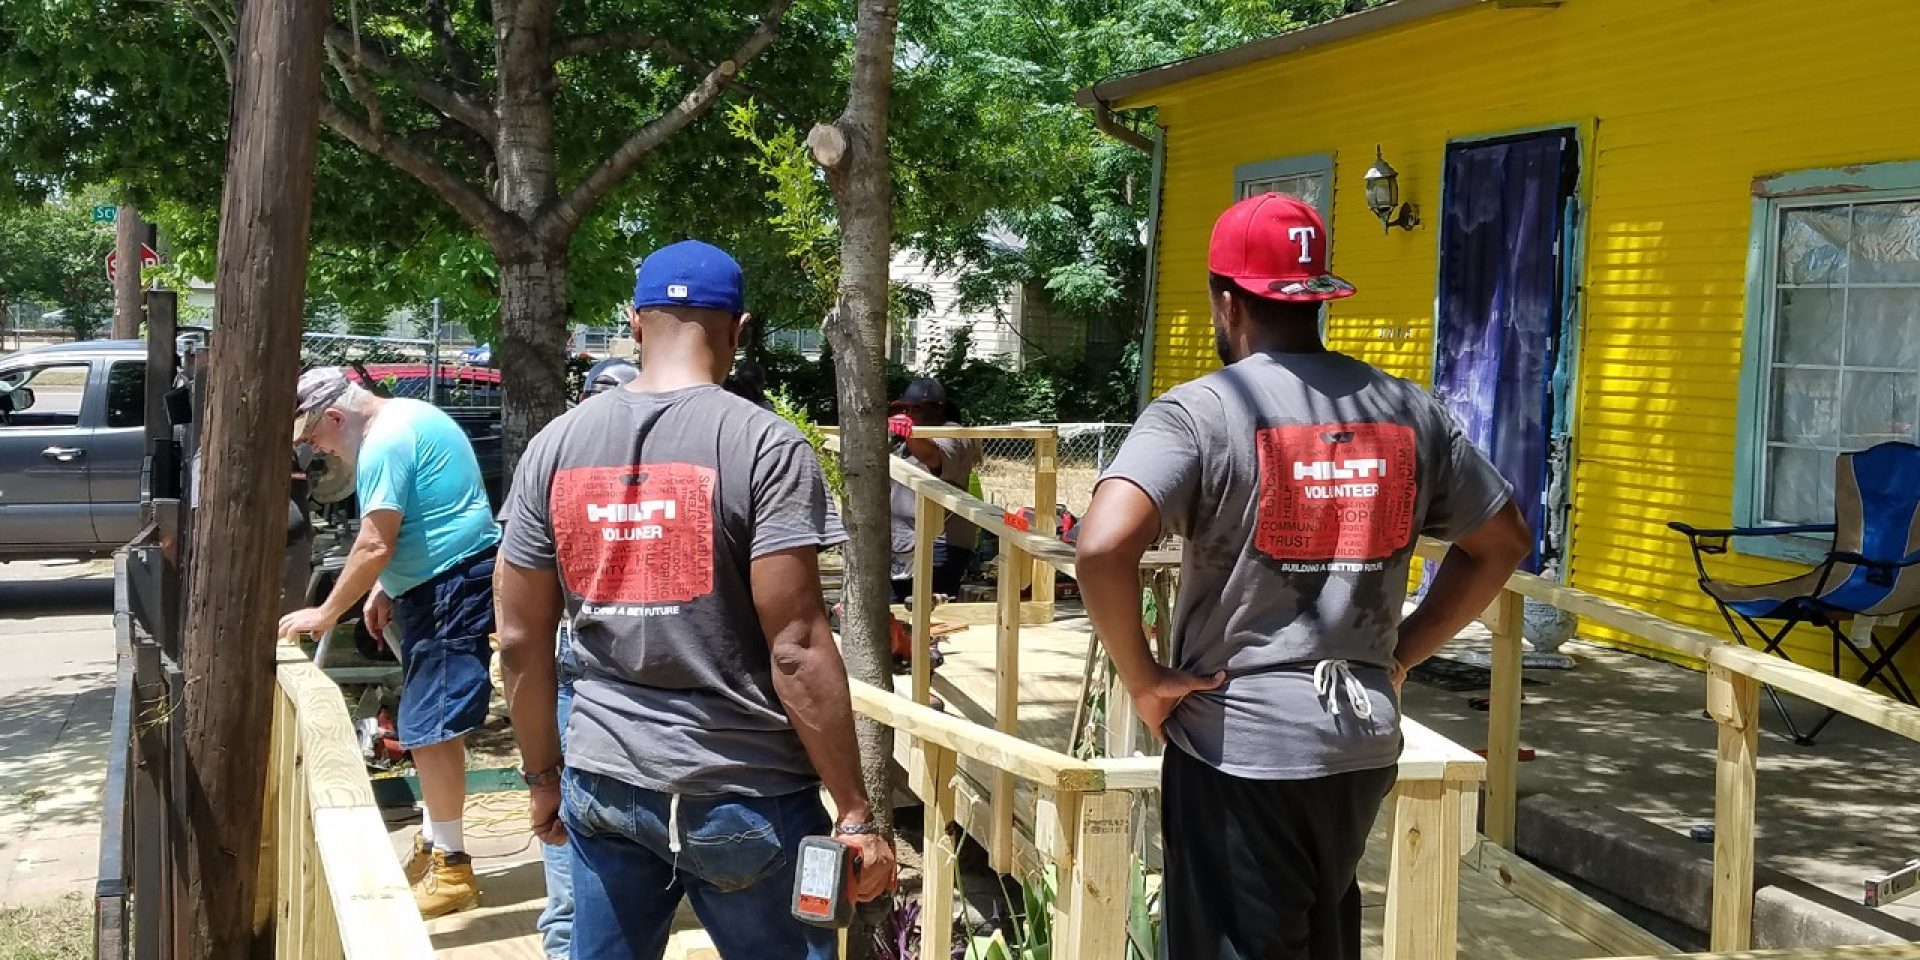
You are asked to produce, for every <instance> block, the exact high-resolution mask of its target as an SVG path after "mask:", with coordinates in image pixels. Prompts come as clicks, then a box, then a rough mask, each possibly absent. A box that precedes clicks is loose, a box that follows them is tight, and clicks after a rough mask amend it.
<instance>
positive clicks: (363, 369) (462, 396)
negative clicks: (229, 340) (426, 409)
mask: <svg viewBox="0 0 1920 960" xmlns="http://www.w3.org/2000/svg"><path fill="white" fill-rule="evenodd" d="M315 367H340V368H341V369H343V370H345V371H346V372H347V376H348V377H350V378H352V379H353V380H354V381H355V382H357V383H359V384H361V385H362V386H365V387H368V388H369V389H372V390H374V391H375V392H377V393H384V394H386V395H387V396H391V397H406V398H409V399H413V400H425V401H427V402H428V403H434V404H439V405H441V406H445V407H498V406H500V397H501V392H500V372H499V371H498V370H495V369H493V368H490V367H484V366H478V365H474V364H469V363H466V362H465V361H464V360H463V359H462V356H461V354H460V352H458V351H457V350H452V349H449V348H447V347H443V346H442V345H441V344H440V343H438V342H437V341H434V340H406V339H401V338H397V337H362V336H353V335H350V334H341V333H307V334H303V335H302V336H301V338H300V369H302V370H311V369H313V368H315Z"/></svg>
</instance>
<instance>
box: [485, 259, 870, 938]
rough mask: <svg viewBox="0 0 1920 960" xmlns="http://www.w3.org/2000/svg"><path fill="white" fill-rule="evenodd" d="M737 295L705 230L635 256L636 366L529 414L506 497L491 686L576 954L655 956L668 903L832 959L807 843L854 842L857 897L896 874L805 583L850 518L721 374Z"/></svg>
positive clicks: (788, 438) (791, 435) (732, 272)
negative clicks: (810, 876)
mask: <svg viewBox="0 0 1920 960" xmlns="http://www.w3.org/2000/svg"><path fill="white" fill-rule="evenodd" d="M743 297H744V284H743V277H742V275H741V272H740V267H739V264H737V263H736V262H735V261H734V260H733V258H732V257H731V256H728V255H727V254H726V253H725V252H724V251H722V250H720V249H718V248H716V247H713V246H710V245H708V244H705V243H699V242H697V241H686V242H683V243H678V244H674V245H673V246H670V247H667V248H665V249H663V250H660V251H657V252H655V253H654V254H653V255H651V256H649V257H647V258H646V260H645V261H643V262H642V263H641V266H640V270H639V275H638V277H637V279H636V282H635V286H634V296H633V308H632V309H631V310H630V311H629V313H628V318H629V320H630V322H631V323H632V324H633V326H634V333H635V336H636V338H638V339H640V340H641V341H642V342H643V343H645V344H646V366H645V368H644V369H643V370H642V371H641V373H640V376H639V377H637V378H636V379H634V380H633V381H632V382H631V383H629V384H627V385H626V386H625V387H621V388H619V389H617V390H613V391H609V392H608V393H607V394H606V395H604V396H601V397H595V398H593V399H590V400H588V401H587V402H585V403H582V404H580V405H578V406H576V407H574V408H573V409H572V410H570V411H568V412H567V413H566V414H564V415H563V416H561V417H560V418H559V419H557V420H555V421H553V422H552V423H551V424H548V425H547V427H546V428H545V429H543V430H541V431H540V433H539V435H538V436H536V437H535V438H534V439H533V442H532V443H531V444H530V445H529V446H528V448H527V452H526V455H525V457H524V458H523V459H522V460H521V461H520V466H519V470H518V472H517V474H516V475H515V477H514V482H513V486H512V490H511V492H510V493H509V495H508V500H507V507H506V510H505V515H506V517H507V521H506V539H505V540H504V541H503V545H502V548H501V549H502V557H503V562H502V563H501V564H500V568H499V574H498V586H497V588H496V591H495V594H496V599H497V602H498V609H499V618H500V651H501V657H502V663H503V668H504V669H503V673H504V674H505V679H506V687H507V703H508V707H509V709H510V710H511V712H512V715H513V730H514V736H515V738H516V739H517V740H518V742H519V745H520V753H521V760H522V775H523V777H524V778H525V780H526V782H527V784H528V786H529V793H530V801H529V803H530V811H529V815H530V819H531V822H532V826H533V831H534V833H535V834H536V835H537V836H539V837H540V838H541V839H542V840H544V841H546V842H547V843H552V844H560V843H565V844H567V845H568V846H569V848H570V849H571V851H572V853H573V857H572V863H571V873H572V879H573V906H574V913H573V922H572V929H571V944H570V949H571V951H572V953H573V956H575V957H582V958H591V960H600V958H614V957H619V958H629V957H633V958H658V957H660V956H661V955H662V953H663V952H664V949H665V946H666V942H667V937H668V933H669V931H670V930H671V927H672V923H673V918H674V914H675V913H676V912H677V910H678V908H679V906H680V903H681V901H682V899H683V898H684V899H689V900H691V902H692V906H693V909H694V912H695V913H696V914H697V915H698V916H699V917H700V919H701V922H702V924H703V925H704V926H705V928H706V930H707V932H708V934H709V935H711V936H712V937H713V940H714V943H715V946H716V947H717V948H718V949H719V951H720V954H721V956H722V957H724V958H726V960H802V958H805V960H828V958H830V957H833V956H834V955H835V949H836V937H835V935H834V933H833V932H832V931H830V930H825V929H821V928H817V927H812V926H808V925H807V924H804V923H801V922H800V921H799V920H796V919H794V917H793V915H792V913H791V906H792V894H793V884H794V879H795V878H794V869H795V867H796V865H797V864H796V857H797V851H798V848H799V844H800V841H801V840H802V839H804V838H806V837H807V836H809V835H825V834H831V835H832V836H833V837H834V838H835V839H836V840H837V841H839V842H840V843H843V844H845V845H846V846H848V847H849V848H851V849H852V850H853V851H854V852H855V853H856V855H857V856H859V857H860V859H861V861H862V862H863V864H864V865H865V866H864V867H863V870H862V872H861V873H860V874H859V879H858V889H857V890H855V891H854V896H855V898H856V899H858V900H863V901H864V900H872V899H874V898H876V897H879V896H880V895H882V894H883V893H884V892H885V890H886V889H887V888H888V887H889V886H890V885H891V883H892V879H893V873H894V870H893V864H894V857H893V849H892V847H891V845H890V844H889V843H888V842H887V840H886V839H885V838H884V837H882V836H880V835H879V833H878V832H877V829H876V827H875V826H874V823H873V815H872V814H873V808H872V806H871V804H870V802H869V800H868V798H867V797H866V795H865V793H864V790H863V788H862V785H861V780H860V758H859V750H858V748H857V746H856V745H855V741H854V732H853V731H854V727H853V709H852V703H851V698H850V695H849V692H848V683H847V675H846V667H845V664H844V663H843V662H842V661H841V659H840V651H839V648H838V647H836V646H835V645H834V641H833V635H832V632H831V631H830V630H829V629H828V626H827V616H826V605H825V603H824V602H823V601H822V599H821V595H820V575H819V558H818V554H819V551H820V550H822V549H824V548H827V547H831V546H833V545H835V544H838V543H841V542H842V541H844V540H845V535H844V534H843V533H842V532H841V529H840V523H839V519H838V517H837V516H836V515H835V514H834V511H833V504H832V499H831V497H830V495H829V494H828V492H827V487H826V481H825V478H824V477H823V475H822V473H821V470H820V462H819V459H818V457H817V456H815V454H814V452H813V448H812V447H811V446H809V445H808V444H807V441H806V439H805V438H804V437H802V436H801V435H800V432H799V430H797V429H796V428H794V427H793V426H792V425H791V424H789V423H787V422H786V421H784V420H782V419H780V418H779V417H777V416H774V415H773V414H771V413H768V412H766V411H764V410H761V409H759V408H758V407H755V406H754V405H752V404H750V403H747V402H746V401H744V400H742V399H740V398H739V397H736V396H733V395H731V394H729V393H727V392H726V391H725V390H723V389H721V387H720V382H721V380H723V379H724V378H725V376H726V373H727V369H728V367H730V366H731V365H732V362H733V357H734V351H735V349H736V347H737V344H738V338H739V331H740V325H741V320H742V316H743V313H744V311H743V303H742V300H743ZM563 617H564V619H566V620H567V621H569V622H570V623H571V624H572V627H573V629H572V631H571V632H572V635H573V640H572V644H571V647H572V650H573V652H574V653H575V654H576V655H577V657H578V660H579V676H578V678H577V679H576V681H575V687H574V696H573V699H572V704H571V706H570V708H569V710H568V713H567V736H566V746H565V750H564V753H563V751H562V748H561V743H560V732H559V730H558V728H557V725H556V722H555V721H556V717H557V714H558V709H557V707H558V703H557V701H558V680H557V676H556V673H557V671H556V666H555V657H554V656H553V637H554V632H555V629H556V628H557V626H558V625H559V623H560V621H561V620H562V619H563ZM822 787H824V788H825V790H826V792H827V793H828V794H829V795H830V796H831V798H832V801H833V804H834V807H835V810H836V816H835V817H833V818H830V817H829V816H828V814H827V811H826V809H825V808H824V807H823V805H822V803H821V798H820V794H821V789H822Z"/></svg>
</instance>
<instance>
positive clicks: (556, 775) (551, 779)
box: [520, 763, 567, 787]
mask: <svg viewBox="0 0 1920 960" xmlns="http://www.w3.org/2000/svg"><path fill="white" fill-rule="evenodd" d="M566 768H567V766H566V764H564V763H556V764H554V765H553V766H551V767H548V768H547V769H545V770H540V771H536V772H534V773H528V772H527V771H526V770H524V769H523V770H521V771H520V782H521V783H524V784H526V785H527V786H529V787H544V786H547V785H549V784H558V783H559V782H560V771H562V770H565V769H566Z"/></svg>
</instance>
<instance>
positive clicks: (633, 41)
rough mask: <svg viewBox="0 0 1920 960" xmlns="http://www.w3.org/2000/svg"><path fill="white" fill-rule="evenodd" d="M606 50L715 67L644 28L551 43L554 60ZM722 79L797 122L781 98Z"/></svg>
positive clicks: (708, 69)
mask: <svg viewBox="0 0 1920 960" xmlns="http://www.w3.org/2000/svg"><path fill="white" fill-rule="evenodd" d="M606 50H631V51H637V52H645V53H655V54H659V55H660V56H662V57H665V58H667V59H668V60H671V61H673V62H674V63H677V64H679V65H681V66H683V67H687V68H689V69H692V70H696V71H699V72H701V73H703V74H705V73H711V72H713V70H714V65H713V64H711V63H708V62H706V61H705V60H702V59H700V58H699V57H696V56H694V55H693V54H691V53H688V52H687V51H685V50H682V49H680V48H679V47H678V46H675V45H674V43H673V41H671V40H668V39H666V38H665V37H662V36H660V35H658V34H653V33H648V32H646V31H645V30H607V31H604V32H601V33H582V34H578V35H575V36H571V37H567V38H566V39H564V40H559V41H556V42H555V43H554V45H553V59H554V60H556V61H559V60H562V59H565V58H567V57H578V56H585V55H588V54H594V53H600V52H603V51H606ZM721 82H722V83H723V84H724V85H725V86H726V87H727V89H729V90H732V91H734V92H736V93H739V94H741V95H743V96H747V97H751V98H753V99H755V100H758V101H760V102H761V103H764V104H766V105H767V106H769V107H772V108H773V109H774V111H775V112H776V113H778V114H780V115H781V118H782V119H785V120H788V121H789V122H793V123H798V122H799V120H798V119H797V118H798V116H799V115H798V114H797V113H796V112H795V111H793V110H790V109H787V108H786V107H784V106H782V105H781V103H780V101H778V100H776V99H774V98H773V96H771V95H770V94H768V93H767V92H766V91H765V90H763V89H761V88H760V87H758V86H755V85H754V84H751V83H748V82H746V81H745V80H742V79H740V78H739V77H738V76H733V77H725V78H723V79H722V81H721Z"/></svg>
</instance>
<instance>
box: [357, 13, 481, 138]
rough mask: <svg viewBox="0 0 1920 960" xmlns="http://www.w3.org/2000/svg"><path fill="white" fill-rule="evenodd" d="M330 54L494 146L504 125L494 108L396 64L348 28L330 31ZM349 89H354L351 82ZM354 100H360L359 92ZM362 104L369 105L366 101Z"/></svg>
mask: <svg viewBox="0 0 1920 960" xmlns="http://www.w3.org/2000/svg"><path fill="white" fill-rule="evenodd" d="M327 53H328V56H329V57H334V56H340V57H345V58H346V59H347V60H348V61H349V62H350V63H352V64H353V65H355V66H357V67H361V68H364V69H367V70H371V71H373V72H374V73H377V74H379V75H380V76H382V77H385V78H386V79H388V80H390V81H392V82H393V84H394V85H395V86H397V87H399V88H400V89H401V90H404V91H406V92H407V93H408V94H410V95H412V96H413V97H414V98H415V99H417V100H419V101H420V102H422V103H425V104H426V105H427V106H430V107H432V108H434V109H435V110H438V111H440V112H441V113H443V114H445V115H446V116H448V117H451V118H453V119H454V120H458V121H459V122H461V123H463V124H466V125H467V126H468V127H471V128H473V130H474V131H475V132H477V133H479V134H480V135H481V136H483V137H486V138H487V142H488V143H492V142H494V139H495V138H496V137H497V136H498V135H499V132H500V124H499V121H498V119H497V118H495V117H494V115H493V110H492V108H490V107H489V106H487V105H486V104H484V103H482V102H480V101H477V100H475V99H473V98H472V97H469V96H467V95H465V94H462V93H460V92H459V91H456V90H454V89H453V88H451V87H448V86H446V85H444V84H441V83H436V82H434V81H432V80H428V79H426V78H425V77H423V76H422V75H421V72H420V71H418V70H416V69H413V67H412V65H410V64H400V63H396V62H394V61H393V60H392V59H390V58H389V57H388V56H387V55H386V54H384V53H382V52H380V50H378V49H377V48H375V47H373V46H371V45H369V44H368V43H366V42H365V40H364V39H363V38H356V37H355V36H354V35H353V34H352V33H350V32H348V31H347V30H345V29H344V28H341V27H337V26H336V27H331V28H329V29H328V30H327ZM348 87H349V89H351V88H352V83H351V82H349V83H348ZM354 97H355V99H360V95H359V94H358V93H357V92H356V93H355V94H354ZM361 102H362V103H363V104H364V103H365V101H364V100H362V101H361Z"/></svg>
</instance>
